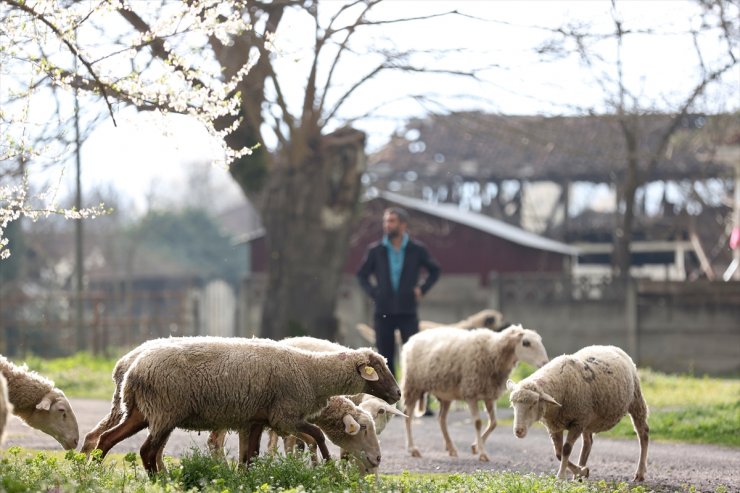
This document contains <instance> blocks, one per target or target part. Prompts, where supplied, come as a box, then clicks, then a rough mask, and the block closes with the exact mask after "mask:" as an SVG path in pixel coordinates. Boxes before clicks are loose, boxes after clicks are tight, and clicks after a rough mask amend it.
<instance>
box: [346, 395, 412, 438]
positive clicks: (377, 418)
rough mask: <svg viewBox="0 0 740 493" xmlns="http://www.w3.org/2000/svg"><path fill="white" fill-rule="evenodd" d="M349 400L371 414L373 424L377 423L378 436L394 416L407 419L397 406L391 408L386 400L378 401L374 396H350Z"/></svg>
mask: <svg viewBox="0 0 740 493" xmlns="http://www.w3.org/2000/svg"><path fill="white" fill-rule="evenodd" d="M349 399H350V400H351V401H352V402H354V403H355V404H356V405H357V406H359V407H360V408H361V409H363V410H364V411H367V412H368V413H370V416H372V418H373V422H374V423H375V432H376V433H377V434H378V435H380V434H381V433H383V430H384V429H385V426H386V425H387V424H388V422H389V421H390V420H391V418H392V417H393V416H394V415H395V416H403V417H404V418H405V417H406V415H405V414H404V413H402V412H401V411H399V410H398V409H397V408H396V406H391V405H390V404H388V403H387V402H385V401H384V400H382V399H378V398H377V397H375V396H372V395H368V394H356V395H352V396H349Z"/></svg>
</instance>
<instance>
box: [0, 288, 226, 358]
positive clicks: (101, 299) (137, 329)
mask: <svg viewBox="0 0 740 493" xmlns="http://www.w3.org/2000/svg"><path fill="white" fill-rule="evenodd" d="M236 296H237V294H236V293H235V292H234V289H233V288H232V287H231V286H229V285H228V284H227V283H225V282H223V281H214V282H211V283H208V284H207V285H205V286H203V287H190V286H188V287H182V288H168V289H161V290H147V291H136V290H129V291H126V290H121V291H119V292H116V291H103V290H100V291H87V292H85V293H84V295H83V298H82V305H83V317H82V323H81V324H78V323H77V319H76V305H77V297H76V295H75V293H74V292H69V291H62V290H59V291H50V292H37V293H33V294H18V293H15V294H5V295H4V296H0V354H4V355H6V356H11V357H19V356H20V357H23V356H25V355H27V354H28V353H33V354H37V355H39V356H44V357H54V356H65V355H69V354H72V353H74V352H76V351H77V350H78V347H77V337H78V331H82V339H83V340H84V341H86V347H85V349H87V350H90V351H92V352H93V353H94V354H105V353H108V352H110V351H111V350H116V349H119V348H130V347H133V346H135V345H137V344H140V343H141V342H144V341H146V340H148V339H152V338H157V337H167V336H170V335H173V336H178V335H199V334H210V335H224V336H230V335H234V333H235V329H236V325H237V318H236V317H237V316H238V309H237V305H236Z"/></svg>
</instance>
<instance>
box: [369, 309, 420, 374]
mask: <svg viewBox="0 0 740 493" xmlns="http://www.w3.org/2000/svg"><path fill="white" fill-rule="evenodd" d="M374 318H375V345H376V346H377V347H378V352H379V353H380V354H382V355H383V356H385V357H386V359H387V360H388V368H389V369H390V370H391V372H392V373H393V374H394V375H395V374H396V367H395V364H396V361H395V359H396V358H395V355H396V336H395V332H396V329H398V330H399V332H400V333H401V340H402V341H403V343H404V344H406V341H408V340H409V337H411V336H412V335H414V334H416V333H417V332H419V317H418V316H417V315H416V314H413V313H404V314H397V315H383V314H377V313H376V314H375V317H374Z"/></svg>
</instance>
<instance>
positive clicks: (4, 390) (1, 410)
mask: <svg viewBox="0 0 740 493" xmlns="http://www.w3.org/2000/svg"><path fill="white" fill-rule="evenodd" d="M12 412H13V405H12V404H11V403H10V402H9V401H8V382H7V381H6V380H5V377H4V376H2V374H0V443H2V442H3V438H5V425H6V424H7V422H8V414H10V413H12Z"/></svg>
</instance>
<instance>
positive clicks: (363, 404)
mask: <svg viewBox="0 0 740 493" xmlns="http://www.w3.org/2000/svg"><path fill="white" fill-rule="evenodd" d="M279 343H280V344H284V345H287V346H291V347H296V348H299V349H304V350H307V351H318V352H332V351H334V352H337V351H346V350H349V348H347V347H345V346H342V345H340V344H337V343H335V342H331V341H327V340H326V339H317V338H315V337H308V336H303V337H290V338H286V339H283V340H281V341H280V342H279ZM350 401H351V403H353V405H357V409H351V408H349V407H348V406H347V405H346V403H344V402H343V400H342V399H340V398H339V397H333V398H332V399H330V400H329V404H328V405H327V407H326V408H324V409H323V410H322V411H321V413H320V414H319V415H318V416H317V417H316V418H313V419H311V420H310V421H311V422H312V423H314V424H316V425H318V426H319V428H321V429H322V431H324V432H325V433H326V434H327V436H328V438H329V439H330V440H331V441H332V443H334V444H335V445H337V446H339V447H340V449H342V452H341V454H342V456H346V455H348V453H349V455H355V456H357V455H359V454H360V453H361V452H362V451H363V450H361V448H362V447H361V446H360V443H361V442H362V441H361V440H359V439H358V438H357V437H355V438H347V436H346V434H344V433H335V434H334V436H335V437H336V438H337V439H338V440H339V441H338V440H335V439H333V438H332V436H331V435H330V434H329V433H328V432H327V429H330V430H339V429H340V428H343V422H342V419H343V416H344V415H340V413H339V412H338V411H337V409H336V408H337V406H339V407H341V408H344V409H345V411H346V412H345V415H346V414H351V415H353V416H355V418H356V417H357V416H356V414H358V413H360V412H361V411H362V410H364V411H367V412H369V414H370V415H371V417H372V420H373V422H374V430H375V433H377V434H378V435H379V434H380V432H381V431H382V430H383V429H384V428H385V425H386V423H387V422H388V420H389V419H390V415H391V413H392V414H399V415H401V416H404V417H405V416H406V415H405V414H403V413H402V412H401V411H399V410H398V409H396V407H395V406H392V405H390V404H388V403H387V402H385V401H384V400H382V399H379V398H377V397H374V396H371V395H368V394H356V396H350ZM340 403H341V405H340ZM350 411H352V412H350ZM332 419H334V422H332ZM225 433H226V432H225V431H223V430H220V431H214V432H212V433H211V435H210V436H209V438H208V447H209V449H210V450H211V451H212V453H214V454H216V455H223V444H224V439H225ZM269 435H270V438H269V441H268V450H270V451H275V450H276V449H277V434H276V433H275V432H274V431H272V430H270V433H269ZM243 441H244V437H242V436H240V438H239V442H240V444H241V443H242V442H243ZM348 441H349V442H352V443H351V444H350V445H351V446H348V447H344V446H343V445H342V444H341V443H339V442H348ZM376 441H377V439H376ZM294 444H295V440H294V438H291V437H286V443H285V449H286V450H293V448H294ZM367 446H368V447H370V448H369V449H367V450H364V452H365V453H366V455H368V456H369V455H371V454H372V452H373V450H374V449H373V447H374V446H375V444H373V443H372V440H368V443H367ZM378 458H380V455H379V454H378Z"/></svg>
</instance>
